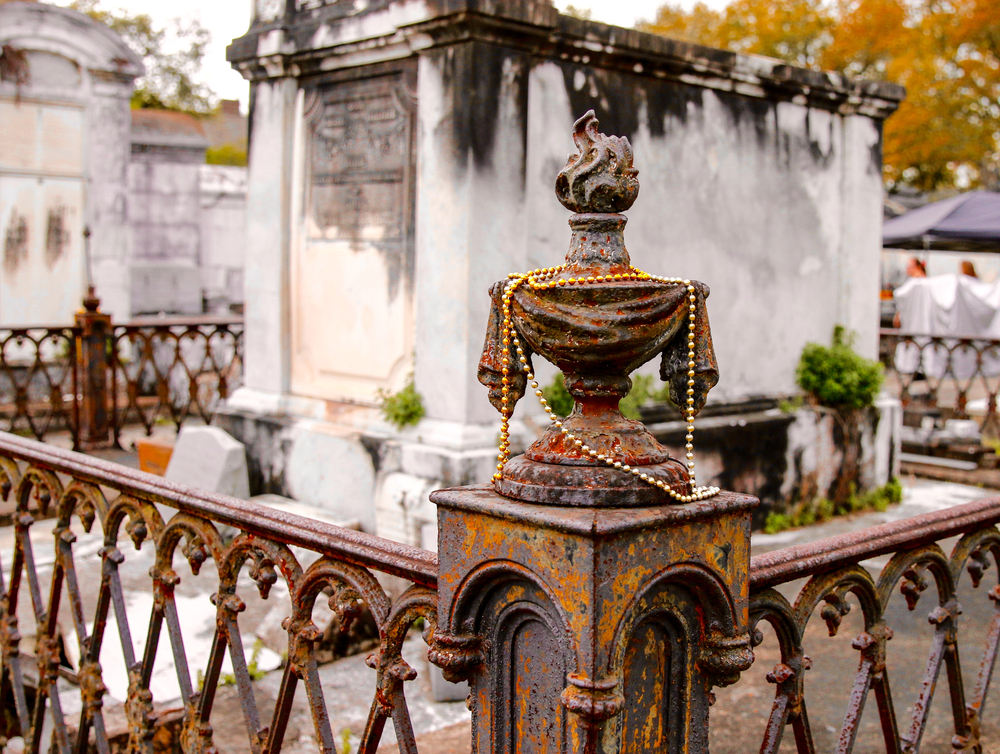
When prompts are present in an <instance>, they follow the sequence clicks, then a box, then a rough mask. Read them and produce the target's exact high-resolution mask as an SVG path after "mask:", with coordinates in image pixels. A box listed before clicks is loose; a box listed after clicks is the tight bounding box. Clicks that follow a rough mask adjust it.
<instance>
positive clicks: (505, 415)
mask: <svg viewBox="0 0 1000 754" xmlns="http://www.w3.org/2000/svg"><path fill="white" fill-rule="evenodd" d="M565 269H566V266H565V265H559V266H558V267H542V268H539V269H537V270H532V271H531V272H513V273H511V274H510V275H508V276H507V278H508V280H507V284H506V285H505V286H504V291H503V299H502V303H503V331H502V336H503V339H502V343H503V353H504V359H503V370H502V371H503V379H502V383H501V384H502V390H501V392H502V396H501V399H500V404H501V411H500V415H501V417H502V420H501V423H500V452H499V454H498V455H497V471H496V473H495V474H494V475H493V481H497V480H499V479H500V478H501V472H502V471H503V467H504V464H506V463H507V461H508V460H509V459H510V418H511V416H512V415H513V413H514V402H513V401H511V400H510V397H509V396H510V373H511V369H513V368H515V367H516V368H517V369H521V370H523V371H524V372H525V373H526V374H527V377H528V381H529V382H530V383H531V387H532V389H534V391H535V395H537V396H538V399H539V401H540V402H541V404H542V408H544V409H545V413H546V414H547V415H548V417H549V421H551V422H552V424H553V425H555V426H556V427H557V428H558V429H559V431H560V432H562V433H563V434H564V435H565V436H566V439H568V440H570V441H571V442H572V443H573V444H574V445H576V447H578V448H579V449H580V450H581V451H582V452H584V453H586V454H587V455H589V456H590V457H591V458H594V459H595V460H598V461H601V462H602V463H605V464H607V465H608V466H611V467H613V468H616V469H621V470H622V471H626V472H629V473H630V474H632V475H634V476H636V477H638V478H639V479H641V480H642V481H643V482H646V483H647V484H650V485H652V486H654V487H659V488H660V489H662V490H664V491H665V492H667V493H668V494H669V495H670V496H671V497H672V498H674V499H675V500H677V501H679V502H682V503H689V502H692V501H694V500H705V499H706V498H709V497H712V496H714V495H717V494H718V493H719V488H718V487H710V486H706V487H698V486H697V484H696V482H695V471H694V414H695V408H694V377H695V371H694V368H695V353H694V340H695V332H694V331H695V303H696V297H695V289H694V285H692V283H691V281H690V280H682V279H681V278H665V277H658V276H655V275H650V274H649V273H647V272H643V271H642V270H638V269H636V268H635V267H630V268H629V272H627V273H625V274H618V275H597V276H591V277H586V278H583V277H580V278H568V279H567V278H557V276H558V275H560V274H561V273H562V272H563V271H564V270H565ZM618 280H652V281H656V282H659V283H667V284H669V285H684V286H686V288H687V294H688V338H687V339H688V374H687V376H688V381H687V406H686V408H685V412H684V413H685V418H686V420H687V435H686V436H685V439H686V442H687V444H686V445H685V448H686V450H687V467H688V473H689V475H690V478H691V494H690V495H683V494H681V493H679V492H677V491H676V490H674V489H673V488H672V487H671V486H670V485H669V484H667V483H666V482H664V481H663V480H661V479H657V478H656V477H653V476H650V475H649V474H646V473H645V472H643V471H642V470H641V469H638V468H633V467H631V466H629V465H628V464H625V463H622V462H621V461H616V460H614V459H613V458H610V457H609V456H606V455H604V454H603V453H598V452H597V451H596V450H594V449H593V448H591V447H590V446H589V445H586V444H585V443H584V442H583V441H582V440H580V439H579V438H578V437H577V436H576V435H574V434H573V433H572V432H570V431H569V430H568V429H566V427H564V426H563V423H562V422H561V421H560V420H559V416H558V415H557V414H555V413H554V412H553V411H552V407H551V406H549V405H548V402H547V401H546V400H545V398H544V397H543V396H542V390H541V388H540V387H539V386H538V382H537V381H536V380H535V375H534V373H532V371H531V369H530V367H528V357H527V356H526V355H525V353H524V349H523V348H522V347H521V341H520V340H519V339H518V337H517V331H516V330H515V329H514V326H513V323H512V321H511V316H510V300H511V297H512V296H513V295H514V291H516V290H517V289H518V288H519V287H520V286H521V284H522V283H524V282H527V283H528V285H530V286H531V288H532V289H534V290H536V291H542V290H546V289H548V288H556V287H563V286H567V285H585V284H588V283H604V282H614V281H618ZM511 345H513V346H514V348H515V349H516V351H517V360H518V362H519V363H520V366H516V364H515V362H514V360H513V358H512V356H511V350H510V347H511Z"/></svg>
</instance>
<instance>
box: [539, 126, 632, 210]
mask: <svg viewBox="0 0 1000 754" xmlns="http://www.w3.org/2000/svg"><path fill="white" fill-rule="evenodd" d="M599 126H600V123H598V121H597V116H596V115H595V114H594V111H593V110H588V111H587V112H586V114H585V115H584V116H583V117H582V118H580V119H579V120H578V121H577V122H576V123H574V124H573V142H574V143H575V144H576V148H577V153H576V154H571V155H570V156H569V159H568V160H567V161H566V167H564V168H563V169H562V172H561V173H559V176H558V177H557V178H556V196H557V197H558V199H559V201H560V202H561V203H562V205H563V206H564V207H566V209H568V210H571V211H573V212H580V213H583V212H587V213H608V212H624V211H625V210H627V209H628V208H629V207H631V206H632V203H633V202H634V201H635V199H636V197H637V196H639V177H638V176H639V171H638V170H636V169H635V168H634V167H632V145H631V144H629V143H628V138H626V137H624V136H606V135H605V134H602V133H600V131H598V130H597V129H598V127H599Z"/></svg>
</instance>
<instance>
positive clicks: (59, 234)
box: [45, 204, 69, 268]
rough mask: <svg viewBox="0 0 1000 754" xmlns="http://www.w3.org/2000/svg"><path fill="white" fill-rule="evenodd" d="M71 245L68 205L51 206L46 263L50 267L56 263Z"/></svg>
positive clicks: (46, 237) (47, 230)
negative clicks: (67, 220)
mask: <svg viewBox="0 0 1000 754" xmlns="http://www.w3.org/2000/svg"><path fill="white" fill-rule="evenodd" d="M68 247H69V229H68V228H67V227H66V207H65V205H62V204H60V205H58V206H55V207H49V219H48V224H47V229H46V231H45V264H46V265H48V267H49V268H52V267H55V265H56V263H57V262H58V261H59V259H60V258H61V257H62V255H63V254H64V253H65V252H66V249H67V248H68Z"/></svg>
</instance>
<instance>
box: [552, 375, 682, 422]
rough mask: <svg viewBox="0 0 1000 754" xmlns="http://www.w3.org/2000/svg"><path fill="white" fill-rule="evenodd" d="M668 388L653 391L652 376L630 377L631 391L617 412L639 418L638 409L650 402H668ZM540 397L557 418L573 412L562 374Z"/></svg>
mask: <svg viewBox="0 0 1000 754" xmlns="http://www.w3.org/2000/svg"><path fill="white" fill-rule="evenodd" d="M669 392H670V388H669V387H668V386H667V385H664V386H663V387H662V388H660V389H659V390H653V376H652V375H649V374H635V375H632V389H631V390H629V392H628V395H626V396H625V397H624V398H622V400H621V402H620V403H619V404H618V410H619V411H621V412H622V415H623V416H627V417H628V418H629V419H636V420H638V419H639V418H640V415H639V407H640V406H645V405H646V404H647V403H650V402H662V401H667V400H669ZM542 396H543V397H544V398H545V400H546V401H548V404H549V405H550V406H551V407H552V410H553V411H554V412H555V413H557V414H558V415H559V416H569V413H570V411H572V410H573V396H572V395H570V394H569V391H568V390H567V389H566V380H565V378H564V377H563V375H562V372H558V373H557V374H556V376H555V377H553V378H552V382H550V383H549V384H548V385H546V386H545V387H543V388H542Z"/></svg>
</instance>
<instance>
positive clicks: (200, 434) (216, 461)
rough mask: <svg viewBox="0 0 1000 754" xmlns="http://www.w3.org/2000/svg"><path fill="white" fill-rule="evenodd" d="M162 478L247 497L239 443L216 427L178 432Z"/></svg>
mask: <svg viewBox="0 0 1000 754" xmlns="http://www.w3.org/2000/svg"><path fill="white" fill-rule="evenodd" d="M164 476H165V478H166V479H169V480H170V481H171V482H180V483H182V484H189V485H191V486H192V487H197V488H199V489H202V490H205V491H207V492H218V493H219V494H222V495H231V496H232V497H238V498H241V499H243V500H246V499H248V498H249V497H250V477H249V474H248V473H247V456H246V451H245V450H244V448H243V443H241V442H239V441H238V440H234V439H233V438H232V436H231V435H229V434H228V433H226V432H225V431H224V430H221V429H219V428H218V427H184V428H182V429H181V431H180V434H179V435H178V436H177V444H176V445H175V446H174V453H173V455H172V456H171V457H170V463H169V464H168V465H167V473H166V474H165V475H164Z"/></svg>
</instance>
